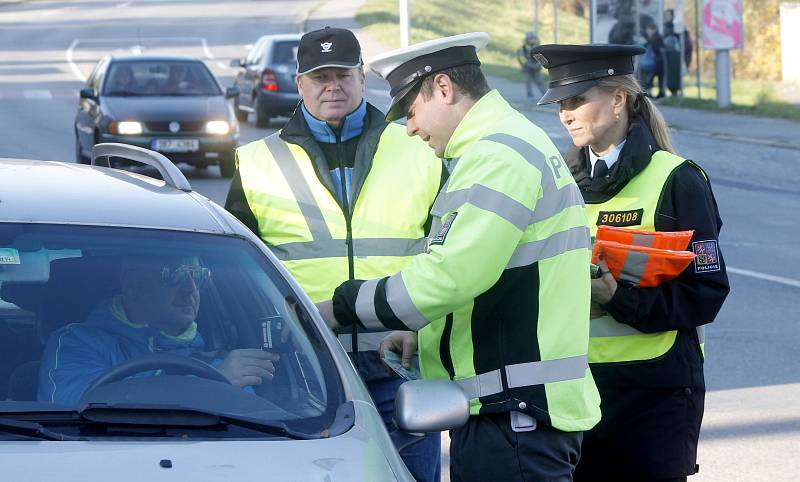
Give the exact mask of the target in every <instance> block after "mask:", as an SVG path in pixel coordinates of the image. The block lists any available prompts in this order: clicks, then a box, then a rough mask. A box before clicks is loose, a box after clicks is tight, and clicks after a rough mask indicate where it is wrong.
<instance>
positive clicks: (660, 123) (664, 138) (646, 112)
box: [597, 74, 675, 154]
mask: <svg viewBox="0 0 800 482" xmlns="http://www.w3.org/2000/svg"><path fill="white" fill-rule="evenodd" d="M597 87H599V88H601V89H603V90H605V91H609V92H613V91H615V90H616V89H620V90H621V91H623V92H625V93H626V94H627V96H626V99H625V105H626V110H627V111H628V119H629V120H630V119H633V117H634V116H635V115H636V114H641V115H642V118H643V119H644V121H645V122H646V123H647V127H648V128H650V132H651V133H652V134H653V138H655V141H656V144H658V148H659V149H660V150H662V151H668V152H671V153H673V154H675V148H674V147H672V141H670V138H669V129H668V128H667V123H666V121H664V117H663V116H662V115H661V112H659V111H658V108H657V107H656V105H655V104H654V103H653V101H652V100H650V98H649V97H646V96H644V95H643V94H642V93H643V92H644V91H643V89H642V87H641V86H640V85H639V82H638V81H637V80H636V78H635V77H634V76H633V75H630V74H629V75H614V76H611V77H604V78H602V79H599V80H598V82H597Z"/></svg>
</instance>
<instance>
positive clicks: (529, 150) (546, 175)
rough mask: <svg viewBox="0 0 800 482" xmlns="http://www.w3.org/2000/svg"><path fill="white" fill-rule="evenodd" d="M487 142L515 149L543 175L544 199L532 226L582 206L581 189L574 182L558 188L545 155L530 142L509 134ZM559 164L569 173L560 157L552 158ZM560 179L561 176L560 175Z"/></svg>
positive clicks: (498, 134) (539, 203)
mask: <svg viewBox="0 0 800 482" xmlns="http://www.w3.org/2000/svg"><path fill="white" fill-rule="evenodd" d="M483 139H484V140H487V141H492V142H497V143H498V144H503V145H504V146H506V147H508V148H510V149H513V150H514V151H516V152H517V154H519V155H520V156H522V157H523V158H524V159H525V160H526V161H528V164H530V165H532V166H533V167H535V168H536V169H538V170H539V171H540V172H541V173H542V198H541V199H539V201H537V203H536V207H535V208H534V212H533V216H532V218H531V220H530V223H531V224H534V223H538V222H539V221H543V220H545V219H548V218H550V217H552V216H554V215H556V214H558V213H560V212H561V211H563V210H564V209H566V208H568V207H572V206H582V205H583V196H581V193H580V189H578V186H577V185H576V184H575V183H574V182H570V183H568V184H566V185H564V186H562V187H561V189H559V188H557V187H556V180H555V177H553V170H552V169H550V168H549V167H548V166H547V161H546V160H545V158H544V154H543V153H542V152H541V151H539V150H538V149H536V148H535V147H534V146H533V145H532V144H530V143H529V142H527V141H525V140H523V139H520V138H519V137H515V136H512V135H509V134H502V133H496V134H491V135H489V136H486V137H484V138H483ZM554 161H555V162H558V164H559V166H560V167H562V168H564V172H565V173H568V172H569V169H568V168H567V166H566V165H565V164H564V162H563V160H562V159H561V158H560V157H556V156H553V157H551V162H554ZM559 177H560V175H559Z"/></svg>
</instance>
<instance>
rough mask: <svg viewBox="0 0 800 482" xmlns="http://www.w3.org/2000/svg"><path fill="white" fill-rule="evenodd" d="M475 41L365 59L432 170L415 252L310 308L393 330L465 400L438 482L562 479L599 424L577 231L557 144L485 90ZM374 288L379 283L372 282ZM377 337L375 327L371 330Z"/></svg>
mask: <svg viewBox="0 0 800 482" xmlns="http://www.w3.org/2000/svg"><path fill="white" fill-rule="evenodd" d="M488 40H489V36H488V35H487V34H486V33H483V32H473V33H468V34H462V35H456V36H452V37H446V38H441V39H436V40H431V41H428V42H423V43H420V44H417V45H412V46H409V47H406V48H403V49H400V50H396V51H393V52H389V53H386V54H383V55H381V56H380V57H378V58H375V59H373V60H372V62H371V63H370V66H371V68H372V69H373V70H375V71H377V72H378V73H379V74H381V76H383V77H384V78H385V79H387V80H388V82H389V86H390V89H391V95H392V106H391V108H390V109H389V114H388V117H389V118H390V119H395V118H399V117H404V116H405V117H406V118H407V127H406V130H407V132H408V134H409V135H414V136H418V137H420V138H422V139H423V140H425V141H426V142H427V143H428V145H429V146H431V148H432V149H433V150H434V151H435V152H436V154H437V155H438V156H442V157H443V158H445V161H446V163H447V164H448V168H449V169H450V177H449V179H448V182H447V186H446V187H444V188H443V189H442V191H441V192H440V193H439V196H438V197H437V198H436V203H435V204H434V206H433V209H432V211H431V213H432V214H433V216H434V223H433V228H432V229H431V232H430V236H429V240H428V249H427V250H426V252H425V253H422V254H419V255H417V256H416V257H415V259H414V260H413V262H411V263H410V264H408V265H407V266H405V267H404V268H403V269H402V270H398V272H397V273H395V274H392V275H391V276H388V277H383V278H381V277H377V276H376V277H372V278H371V279H370V278H367V277H364V278H362V279H363V280H366V281H362V280H349V281H347V282H345V283H343V284H342V285H341V286H340V287H338V288H337V289H336V291H335V293H334V296H333V302H332V303H331V304H325V305H322V306H320V312H321V313H322V314H323V316H325V317H326V319H327V320H328V322H329V323H330V324H331V325H332V326H337V325H343V326H359V327H364V328H367V329H381V328H384V327H386V328H391V329H395V330H399V331H397V332H395V333H394V334H392V335H390V336H389V337H388V338H387V339H386V340H384V345H383V346H385V347H386V348H387V349H389V350H391V351H394V352H396V353H399V354H401V355H402V359H403V360H404V361H405V362H406V363H408V361H409V360H410V357H411V355H412V354H413V353H414V352H415V351H416V350H417V347H419V353H420V362H421V365H422V374H423V376H424V377H425V378H440V379H449V380H454V381H455V383H457V384H459V385H460V386H461V387H462V388H463V389H464V392H465V393H466V394H467V396H468V397H469V399H470V415H471V416H470V417H469V421H468V422H467V424H466V425H465V426H463V427H459V428H456V429H454V430H452V432H451V444H450V480H452V481H453V482H465V481H481V482H483V481H504V482H507V481H523V480H526V481H530V480H537V481H538V480H548V481H549V480H558V481H564V480H571V477H572V472H573V470H574V468H575V464H576V463H577V461H578V458H579V457H580V445H581V438H582V432H583V431H584V430H588V429H589V428H591V427H592V426H593V425H594V424H595V423H597V421H598V420H599V419H600V408H599V397H598V394H597V389H596V388H595V386H594V382H593V381H592V377H591V374H590V373H589V367H588V365H587V362H586V351H587V345H588V335H589V279H588V277H587V276H586V273H587V272H588V271H589V254H590V253H589V242H590V241H589V230H588V228H587V227H586V221H585V219H584V217H583V202H582V200H581V198H580V192H579V191H578V188H577V186H576V185H575V182H574V180H573V179H572V176H570V174H569V172H568V171H567V169H566V166H564V164H563V162H562V159H561V155H560V154H559V153H558V150H557V149H556V147H555V145H553V143H552V142H551V141H550V139H549V138H548V137H547V134H545V133H544V131H542V130H541V129H540V128H539V127H537V126H535V125H534V124H532V123H531V122H530V121H529V120H528V119H527V118H525V116H524V115H522V114H521V113H520V112H518V111H516V110H515V109H514V108H513V107H511V106H510V105H509V104H508V102H506V101H505V100H504V99H503V98H502V96H501V95H500V93H499V92H497V91H496V90H490V89H489V86H488V85H487V82H486V78H485V77H484V75H483V73H482V72H481V69H480V61H479V60H478V55H477V50H478V49H480V48H482V47H483V46H485V45H486V44H487V42H488ZM384 276H385V275H384ZM384 329H385V328H384Z"/></svg>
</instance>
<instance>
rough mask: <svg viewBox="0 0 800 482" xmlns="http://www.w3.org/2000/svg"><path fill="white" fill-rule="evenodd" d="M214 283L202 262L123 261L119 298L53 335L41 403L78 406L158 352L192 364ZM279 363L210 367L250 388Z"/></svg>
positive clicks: (242, 355) (253, 359)
mask: <svg viewBox="0 0 800 482" xmlns="http://www.w3.org/2000/svg"><path fill="white" fill-rule="evenodd" d="M210 278H211V271H210V270H209V269H208V268H206V267H204V266H202V265H201V264H200V260H199V259H198V258H197V257H188V258H178V257H156V256H151V257H130V258H127V259H126V260H124V261H123V262H122V265H121V267H120V293H119V294H117V295H115V296H113V297H111V298H110V299H106V300H104V301H102V302H100V303H99V304H98V305H97V306H96V307H95V308H94V309H93V310H92V311H91V312H90V313H89V315H88V317H87V319H86V321H84V322H83V323H73V324H70V325H67V326H65V327H63V328H61V329H59V330H56V331H55V332H53V334H52V335H50V337H49V339H48V342H47V346H46V347H45V350H44V354H43V356H42V365H41V369H40V371H39V389H38V395H37V398H38V399H39V400H40V401H47V402H52V403H58V404H63V405H72V404H75V403H76V402H78V400H79V399H80V398H81V396H82V395H83V392H84V391H85V390H86V389H87V388H88V387H89V386H90V385H91V384H92V382H93V381H95V380H96V379H98V378H100V377H101V376H102V375H103V374H104V373H106V372H107V371H109V370H110V369H111V368H113V367H115V366H117V365H120V364H122V363H124V362H127V361H129V360H132V359H135V358H138V357H141V356H144V355H148V354H151V353H169V354H174V355H182V356H187V357H188V356H191V355H192V354H193V353H198V352H202V351H204V348H205V342H204V341H203V338H202V336H201V335H200V333H199V332H198V331H197V322H196V318H197V313H198V309H199V307H200V293H201V289H202V287H203V285H205V284H206V283H207V282H208V281H209V279H210ZM278 358H279V356H278V355H277V354H274V353H270V352H266V351H262V350H260V349H238V350H232V351H231V352H229V353H228V355H227V356H226V357H224V358H218V359H215V360H213V361H212V363H211V364H212V365H213V366H214V367H215V368H216V369H217V370H218V371H220V372H221V373H222V374H223V375H225V377H226V378H227V379H228V380H229V381H230V382H231V384H232V385H234V386H237V387H249V386H254V385H260V384H261V383H263V382H264V381H265V380H272V378H273V373H274V371H275V366H274V365H273V362H275V361H277V360H278ZM149 374H150V375H153V374H155V372H149Z"/></svg>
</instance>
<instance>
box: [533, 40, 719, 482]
mask: <svg viewBox="0 0 800 482" xmlns="http://www.w3.org/2000/svg"><path fill="white" fill-rule="evenodd" d="M643 52H644V49H642V48H641V47H634V46H623V45H580V46H578V45H543V46H539V47H536V48H534V49H533V51H532V55H533V57H534V58H535V59H536V60H537V61H539V62H540V63H541V64H542V65H543V66H544V67H545V68H547V69H549V73H550V85H549V89H548V91H547V92H546V93H545V95H544V96H543V97H542V99H541V100H540V101H539V104H550V103H555V102H558V103H559V105H560V113H559V117H560V120H561V123H562V124H563V125H564V127H565V128H566V129H567V131H568V132H569V135H570V137H571V138H572V141H573V143H574V144H575V145H574V146H573V148H572V150H571V151H570V152H569V153H568V155H567V156H565V160H566V162H567V164H568V165H569V167H570V170H571V172H572V174H573V176H574V177H575V180H576V181H577V183H578V186H579V187H580V190H581V194H582V195H583V197H584V200H585V202H586V204H587V217H588V224H589V226H590V228H591V230H592V235H594V234H595V233H596V231H597V225H598V224H611V225H615V226H630V227H636V228H637V229H644V230H649V231H682V230H694V235H693V237H692V241H691V244H690V246H691V248H690V249H692V250H693V251H694V253H695V255H696V256H695V261H694V263H693V265H690V266H689V267H688V268H687V269H686V270H685V271H684V272H683V273H682V274H680V275H679V276H678V277H677V278H675V279H673V280H671V281H667V282H664V283H662V284H660V285H659V286H657V287H654V288H638V287H634V286H632V285H630V284H627V283H625V282H624V281H619V282H618V281H616V280H615V279H614V278H613V277H612V276H611V275H610V274H609V273H608V272H607V271H606V273H605V274H604V275H602V276H601V277H600V278H599V279H594V280H592V310H591V318H592V322H591V329H590V330H591V333H590V335H591V338H590V342H589V363H590V366H591V368H592V374H593V375H594V377H595V380H596V382H597V385H598V389H599V390H600V396H601V411H602V421H601V422H600V424H598V425H597V426H596V427H595V428H594V429H592V430H591V431H589V432H587V433H586V435H585V438H584V442H583V453H582V455H581V461H580V463H579V464H578V467H577V471H576V474H575V480H578V481H583V480H617V481H621V480H625V481H628V480H631V481H632V480H637V481H641V480H685V479H686V476H688V475H692V474H694V473H695V472H696V471H697V467H698V466H697V465H696V462H695V461H696V455H697V439H698V435H699V431H700V422H701V420H702V417H703V401H704V395H705V382H704V380H703V334H702V333H703V332H702V330H703V325H705V324H707V323H711V322H712V321H713V320H714V317H715V316H716V314H717V312H718V311H719V309H720V307H721V306H722V303H723V301H724V300H725V297H726V296H727V294H728V291H729V287H728V280H727V276H726V274H725V265H724V263H723V260H722V256H721V253H720V251H719V246H718V242H717V237H718V235H719V230H720V227H721V226H722V221H721V220H720V218H719V213H718V211H717V204H716V201H715V200H714V195H713V194H712V192H711V186H710V184H709V182H708V177H707V176H706V174H705V172H704V171H703V170H702V169H701V168H700V167H699V166H698V165H697V164H695V163H694V162H692V161H689V160H685V159H683V158H681V157H679V156H677V155H676V154H675V153H674V149H673V147H672V144H671V143H670V139H669V134H668V132H667V127H666V124H665V122H664V119H663V118H662V116H661V114H660V113H659V112H658V110H657V109H656V107H655V105H654V104H653V103H652V102H651V101H650V100H649V99H648V98H647V97H646V96H645V95H644V93H643V91H642V88H641V87H640V86H639V84H638V83H637V81H636V79H635V78H634V77H633V75H632V74H633V71H634V63H633V58H634V56H636V55H639V54H641V53H643ZM612 213H613V214H614V215H613V216H611V214H612ZM616 214H624V215H620V216H617V215H616ZM615 221H617V222H615ZM603 266H604V265H603V263H601V271H602V267H603Z"/></svg>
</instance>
